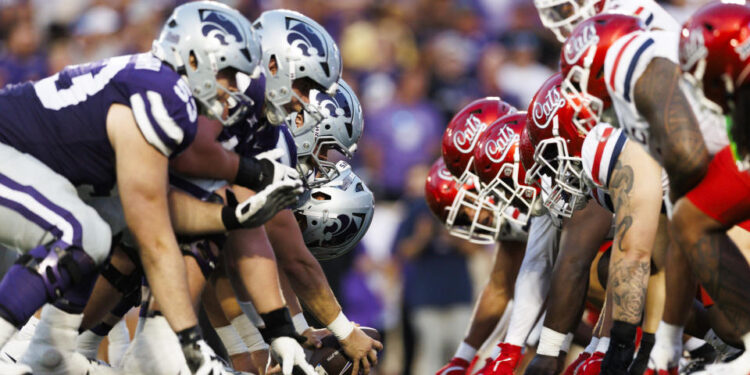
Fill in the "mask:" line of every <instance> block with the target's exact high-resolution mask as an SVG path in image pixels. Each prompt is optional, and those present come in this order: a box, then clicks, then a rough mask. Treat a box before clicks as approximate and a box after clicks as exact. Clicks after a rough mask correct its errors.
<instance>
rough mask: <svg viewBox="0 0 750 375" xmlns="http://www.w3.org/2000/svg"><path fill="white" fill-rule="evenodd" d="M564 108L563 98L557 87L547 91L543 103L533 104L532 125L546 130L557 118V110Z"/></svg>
mask: <svg viewBox="0 0 750 375" xmlns="http://www.w3.org/2000/svg"><path fill="white" fill-rule="evenodd" d="M564 106H565V98H563V96H562V95H561V94H560V90H558V89H557V87H554V88H553V89H552V90H549V91H547V95H546V96H545V97H544V102H542V101H540V100H537V101H535V102H534V108H533V116H534V124H536V126H537V127H539V128H540V129H546V128H547V127H548V126H549V124H550V123H552V121H553V120H554V119H555V118H557V110H558V109H560V108H562V107H564Z"/></svg>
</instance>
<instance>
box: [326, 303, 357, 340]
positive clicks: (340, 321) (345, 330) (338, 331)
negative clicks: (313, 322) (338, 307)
mask: <svg viewBox="0 0 750 375" xmlns="http://www.w3.org/2000/svg"><path fill="white" fill-rule="evenodd" d="M328 330H330V331H331V332H332V333H333V335H334V336H336V338H337V339H339V340H343V339H345V338H346V337H347V336H349V335H350V334H351V333H352V331H354V323H352V322H351V321H350V320H349V319H347V317H346V315H344V311H343V310H342V311H341V312H339V315H338V316H337V317H336V319H334V320H333V321H332V322H331V323H329V324H328Z"/></svg>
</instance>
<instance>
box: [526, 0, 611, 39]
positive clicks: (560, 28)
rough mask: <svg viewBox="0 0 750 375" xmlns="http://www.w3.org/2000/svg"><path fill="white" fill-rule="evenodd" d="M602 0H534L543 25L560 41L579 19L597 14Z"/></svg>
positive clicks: (582, 19) (568, 33)
mask: <svg viewBox="0 0 750 375" xmlns="http://www.w3.org/2000/svg"><path fill="white" fill-rule="evenodd" d="M603 2H604V1H603V0H534V6H536V10H537V11H538V12H539V18H541V20H542V24H543V25H544V27H546V28H548V29H550V30H552V32H553V33H554V34H555V37H557V40H559V41H560V43H565V39H567V36H568V35H570V33H571V32H572V31H573V29H574V28H575V27H576V25H578V24H579V23H580V22H581V21H584V20H586V19H587V18H590V17H593V16H595V15H597V14H598V13H599V12H600V11H601V6H602V4H601V3H603Z"/></svg>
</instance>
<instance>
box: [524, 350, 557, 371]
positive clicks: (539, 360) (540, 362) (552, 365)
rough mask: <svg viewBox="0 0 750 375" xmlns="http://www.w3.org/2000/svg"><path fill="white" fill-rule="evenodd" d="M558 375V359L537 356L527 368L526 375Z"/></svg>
mask: <svg viewBox="0 0 750 375" xmlns="http://www.w3.org/2000/svg"><path fill="white" fill-rule="evenodd" d="M555 373H557V357H551V356H548V355H538V354H537V355H536V356H535V357H534V359H532V360H531V362H530V363H529V366H528V367H526V372H524V375H554V374H555Z"/></svg>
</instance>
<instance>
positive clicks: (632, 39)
mask: <svg viewBox="0 0 750 375" xmlns="http://www.w3.org/2000/svg"><path fill="white" fill-rule="evenodd" d="M678 36H679V35H678V34H677V33H675V32H668V31H636V32H633V33H630V34H627V35H625V36H623V37H621V38H620V39H618V40H617V41H616V42H615V43H614V44H613V45H612V46H611V47H610V48H609V50H608V51H607V56H606V58H605V62H604V79H605V84H606V85H607V91H609V94H610V96H612V99H613V100H615V101H616V100H618V99H619V100H620V101H621V102H623V103H627V104H629V105H634V101H633V91H634V89H635V84H636V83H637V82H638V79H639V78H640V77H641V75H643V72H644V71H645V70H646V68H647V67H648V65H649V64H650V63H651V61H652V60H653V59H655V58H665V59H668V60H670V61H672V62H674V63H675V64H677V47H678V45H679V44H678V40H677V38H678Z"/></svg>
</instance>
